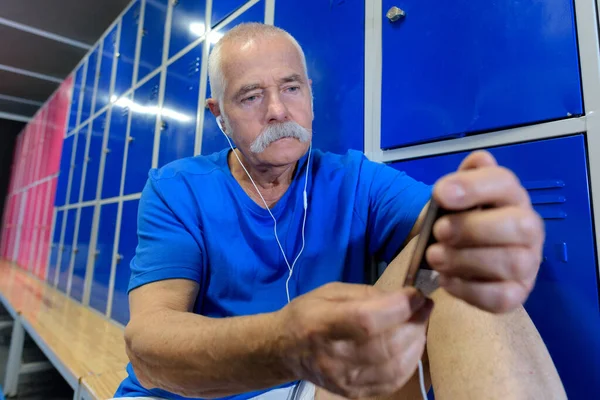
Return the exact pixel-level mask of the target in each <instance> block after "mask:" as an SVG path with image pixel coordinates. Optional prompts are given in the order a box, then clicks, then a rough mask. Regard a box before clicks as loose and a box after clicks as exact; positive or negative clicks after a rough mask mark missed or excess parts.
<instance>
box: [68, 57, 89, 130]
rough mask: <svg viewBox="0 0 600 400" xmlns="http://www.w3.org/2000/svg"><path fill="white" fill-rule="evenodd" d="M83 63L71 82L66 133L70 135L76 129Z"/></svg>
mask: <svg viewBox="0 0 600 400" xmlns="http://www.w3.org/2000/svg"><path fill="white" fill-rule="evenodd" d="M84 66H85V63H83V64H81V65H80V66H79V68H77V71H76V72H75V79H74V80H73V93H71V109H70V111H69V126H68V128H67V132H68V133H70V132H71V131H72V130H73V129H75V128H76V127H77V115H78V112H79V95H80V93H81V85H82V83H83V67H84Z"/></svg>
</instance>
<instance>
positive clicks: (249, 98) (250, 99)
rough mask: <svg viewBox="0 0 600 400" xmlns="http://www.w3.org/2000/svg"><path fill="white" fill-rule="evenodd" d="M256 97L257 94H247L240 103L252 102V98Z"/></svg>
mask: <svg viewBox="0 0 600 400" xmlns="http://www.w3.org/2000/svg"><path fill="white" fill-rule="evenodd" d="M256 99H258V96H249V97H246V98H245V99H243V100H242V103H248V102H250V103H251V102H253V101H254V100H256Z"/></svg>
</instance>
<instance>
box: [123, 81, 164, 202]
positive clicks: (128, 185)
mask: <svg viewBox="0 0 600 400" xmlns="http://www.w3.org/2000/svg"><path fill="white" fill-rule="evenodd" d="M159 82H160V74H158V75H156V76H154V77H153V78H152V79H150V80H149V81H148V82H146V83H145V84H144V85H142V86H141V87H140V88H138V89H137V90H136V91H135V94H134V99H133V101H134V105H133V106H132V108H131V111H132V113H133V114H132V116H131V129H130V134H129V135H130V136H131V137H132V138H133V140H131V141H130V142H129V149H128V153H127V167H126V168H127V169H126V170H125V189H124V192H123V193H124V194H125V195H127V194H132V193H139V192H141V191H142V189H143V188H144V185H145V184H146V180H147V179H148V171H149V170H150V168H151V167H152V152H153V149H154V129H155V126H156V113H157V110H158V86H159Z"/></svg>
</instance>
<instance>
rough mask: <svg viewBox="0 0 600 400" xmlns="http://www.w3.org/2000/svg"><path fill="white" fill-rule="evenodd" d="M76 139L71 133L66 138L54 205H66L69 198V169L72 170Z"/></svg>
mask: <svg viewBox="0 0 600 400" xmlns="http://www.w3.org/2000/svg"><path fill="white" fill-rule="evenodd" d="M74 139H75V135H71V136H69V137H67V138H66V139H65V140H64V144H63V150H62V155H61V157H60V169H59V171H58V183H57V187H56V198H55V201H54V205H55V206H57V207H61V206H64V205H65V202H66V199H67V185H68V183H69V171H70V170H71V155H72V154H73V141H74Z"/></svg>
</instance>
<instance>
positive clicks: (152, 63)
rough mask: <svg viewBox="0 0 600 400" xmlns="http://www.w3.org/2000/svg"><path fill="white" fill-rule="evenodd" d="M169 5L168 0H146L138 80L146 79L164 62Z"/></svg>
mask: <svg viewBox="0 0 600 400" xmlns="http://www.w3.org/2000/svg"><path fill="white" fill-rule="evenodd" d="M167 7H168V2H167V0H146V11H144V27H143V30H142V51H141V53H140V63H139V67H138V77H137V78H138V81H140V80H142V79H144V77H145V76H146V75H148V74H149V73H150V72H152V71H154V70H155V69H156V68H158V67H160V65H161V63H162V56H163V41H164V36H165V23H166V20H167Z"/></svg>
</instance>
